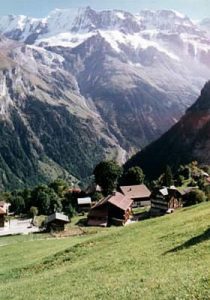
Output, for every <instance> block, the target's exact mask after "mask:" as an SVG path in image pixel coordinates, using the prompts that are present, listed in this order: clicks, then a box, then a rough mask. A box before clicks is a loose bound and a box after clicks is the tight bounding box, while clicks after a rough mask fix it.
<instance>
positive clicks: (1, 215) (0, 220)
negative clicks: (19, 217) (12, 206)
mask: <svg viewBox="0 0 210 300" xmlns="http://www.w3.org/2000/svg"><path fill="white" fill-rule="evenodd" d="M6 215H7V212H6V210H5V209H4V208H3V207H0V227H4V223H5V216H6Z"/></svg>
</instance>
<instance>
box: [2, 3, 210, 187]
mask: <svg viewBox="0 0 210 300" xmlns="http://www.w3.org/2000/svg"><path fill="white" fill-rule="evenodd" d="M0 32H1V34H2V35H1V40H0V132H1V139H3V138H4V140H5V145H4V146H2V147H1V150H0V154H1V160H0V170H1V176H0V184H1V186H2V187H4V186H8V187H9V186H21V185H24V184H30V185H31V184H33V183H34V184H35V183H36V182H38V181H47V180H49V178H52V177H56V176H64V177H65V176H67V177H68V176H70V175H73V176H75V177H77V178H85V177H86V176H88V175H90V174H91V172H92V169H93V168H94V166H95V164H96V163H97V162H99V161H100V160H102V159H105V158H114V159H117V160H118V161H119V162H120V163H123V162H125V160H126V159H127V158H128V156H130V155H131V154H132V153H135V152H136V151H137V150H139V149H141V148H143V147H144V146H146V145H148V144H149V143H150V142H151V141H153V140H155V139H156V138H157V137H159V136H160V135H161V134H162V133H163V132H165V131H166V130H167V129H168V128H169V127H170V126H172V125H173V124H174V123H175V122H177V121H178V120H179V118H180V117H181V116H182V114H183V112H184V111H185V109H186V108H187V107H189V105H190V104H192V103H193V102H194V100H195V99H196V97H197V95H198V93H199V89H200V88H201V86H202V85H203V83H204V82H205V81H206V79H207V78H209V76H210V65H209V61H210V60H209V57H210V41H209V39H208V35H207V33H206V32H205V31H204V30H203V29H201V28H200V27H199V26H198V25H196V24H194V23H193V22H192V21H191V20H190V19H189V18H188V17H185V16H183V15H181V14H179V13H177V12H174V11H168V10H163V11H156V12H155V11H154V12H153V11H142V12H140V13H138V14H136V15H133V14H131V13H129V12H124V11H120V10H115V11H102V12H97V11H94V10H93V9H91V8H85V9H82V10H79V11H77V10H76V11H74V10H55V11H53V12H52V13H50V15H49V16H48V17H46V18H43V19H34V18H29V17H26V16H6V17H0ZM5 134H6V136H5ZM14 145H15V146H14ZM16 148H17V149H16ZM14 149H16V150H15V151H16V152H14V151H13V150H14ZM17 153H19V154H18V155H17ZM16 158H18V159H16ZM32 162H33V163H32Z"/></svg>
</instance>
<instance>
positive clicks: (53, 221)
mask: <svg viewBox="0 0 210 300" xmlns="http://www.w3.org/2000/svg"><path fill="white" fill-rule="evenodd" d="M68 223H69V218H68V216H66V215H64V214H62V213H57V212H56V213H54V214H52V215H50V216H49V217H48V218H47V220H46V221H45V226H46V229H47V231H63V230H65V225H66V224H68Z"/></svg>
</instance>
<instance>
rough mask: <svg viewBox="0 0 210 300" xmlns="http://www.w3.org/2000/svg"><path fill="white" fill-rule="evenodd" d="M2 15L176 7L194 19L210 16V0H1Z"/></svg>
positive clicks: (34, 15) (43, 15) (45, 14)
mask: <svg viewBox="0 0 210 300" xmlns="http://www.w3.org/2000/svg"><path fill="white" fill-rule="evenodd" d="M0 6H1V10H0V15H8V14H18V15H19V14H23V15H28V16H32V17H45V16H47V15H48V14H49V12H50V11H51V10H53V9H55V8H77V7H86V6H90V7H92V8H94V9H98V10H102V9H122V10H127V11H131V12H138V11H140V10H141V9H175V10H178V11H180V12H182V13H184V14H186V15H188V16H189V17H191V18H192V19H195V20H199V19H203V18H205V17H210V0H121V1H120V0H76V1H75V0H0Z"/></svg>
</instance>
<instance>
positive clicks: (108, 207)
mask: <svg viewBox="0 0 210 300" xmlns="http://www.w3.org/2000/svg"><path fill="white" fill-rule="evenodd" d="M132 203H133V200H132V199H129V198H127V197H125V196H124V195H123V194H121V193H115V194H113V195H110V196H108V197H106V198H104V199H102V200H100V201H99V202H98V203H96V205H95V206H94V207H92V209H91V210H90V212H89V214H88V222H87V224H88V225H90V226H103V227H106V226H109V225H111V224H113V225H124V224H125V223H126V222H127V221H128V220H129V219H130V217H131V214H132V209H131V207H132Z"/></svg>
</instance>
